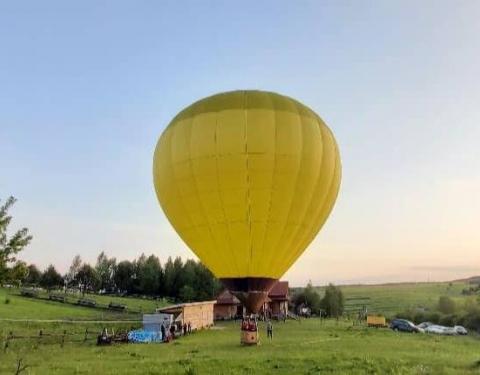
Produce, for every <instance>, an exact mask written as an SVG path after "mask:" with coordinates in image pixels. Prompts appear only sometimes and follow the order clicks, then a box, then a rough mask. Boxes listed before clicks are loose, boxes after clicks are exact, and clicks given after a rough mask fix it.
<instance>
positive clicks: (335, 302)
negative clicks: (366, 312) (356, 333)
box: [292, 282, 345, 318]
mask: <svg viewBox="0 0 480 375" xmlns="http://www.w3.org/2000/svg"><path fill="white" fill-rule="evenodd" d="M292 303H293V305H294V307H295V309H296V311H297V312H298V313H300V314H302V309H303V308H307V309H308V310H309V314H313V315H317V316H328V317H332V318H338V317H339V316H341V315H342V314H343V310H344V306H345V298H344V297H343V292H342V290H341V289H340V288H339V287H338V286H335V285H333V284H329V285H328V286H327V287H326V288H325V294H324V295H323V297H321V296H320V294H319V293H318V291H317V289H316V288H315V287H314V286H313V285H312V283H311V282H309V283H308V284H307V286H306V287H305V288H303V289H301V290H299V291H297V292H296V293H295V294H294V295H293V297H292ZM303 314H304V313H303Z"/></svg>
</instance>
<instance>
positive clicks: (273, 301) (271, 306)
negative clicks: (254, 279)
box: [263, 281, 289, 318]
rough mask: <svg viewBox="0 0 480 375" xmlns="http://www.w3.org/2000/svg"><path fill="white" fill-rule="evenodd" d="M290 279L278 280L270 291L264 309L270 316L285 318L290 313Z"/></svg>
mask: <svg viewBox="0 0 480 375" xmlns="http://www.w3.org/2000/svg"><path fill="white" fill-rule="evenodd" d="M288 300H289V295H288V281H278V282H277V283H276V284H275V285H274V286H273V288H272V290H270V293H268V300H267V302H266V303H265V304H264V306H263V311H264V313H265V314H266V315H267V316H268V317H276V318H284V317H286V316H287V313H288Z"/></svg>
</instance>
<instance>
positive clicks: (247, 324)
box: [241, 317, 273, 340]
mask: <svg viewBox="0 0 480 375" xmlns="http://www.w3.org/2000/svg"><path fill="white" fill-rule="evenodd" d="M241 330H242V331H248V332H258V323H257V320H256V319H255V318H254V317H244V318H243V319H242V325H241ZM267 337H268V339H270V340H272V339H273V324H272V321H271V320H268V321H267Z"/></svg>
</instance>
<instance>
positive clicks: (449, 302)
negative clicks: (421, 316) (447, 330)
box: [438, 296, 456, 314]
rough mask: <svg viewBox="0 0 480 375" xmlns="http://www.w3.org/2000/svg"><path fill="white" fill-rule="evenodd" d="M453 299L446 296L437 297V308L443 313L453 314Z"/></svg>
mask: <svg viewBox="0 0 480 375" xmlns="http://www.w3.org/2000/svg"><path fill="white" fill-rule="evenodd" d="M455 308H456V306H455V301H454V300H453V299H451V298H450V297H447V296H441V297H440V298H439V299H438V310H439V311H440V312H442V313H444V314H453V313H454V312H455Z"/></svg>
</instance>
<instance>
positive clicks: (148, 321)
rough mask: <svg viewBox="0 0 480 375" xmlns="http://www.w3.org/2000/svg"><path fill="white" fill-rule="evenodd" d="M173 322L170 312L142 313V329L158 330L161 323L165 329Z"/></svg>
mask: <svg viewBox="0 0 480 375" xmlns="http://www.w3.org/2000/svg"><path fill="white" fill-rule="evenodd" d="M172 323H173V315H172V314H163V313H157V314H143V329H144V330H145V331H156V332H158V331H160V330H161V327H162V324H163V326H164V327H165V329H167V330H168V329H169V327H170V325H171V324H172Z"/></svg>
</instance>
